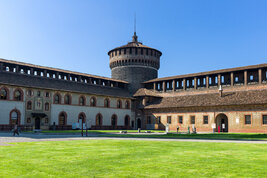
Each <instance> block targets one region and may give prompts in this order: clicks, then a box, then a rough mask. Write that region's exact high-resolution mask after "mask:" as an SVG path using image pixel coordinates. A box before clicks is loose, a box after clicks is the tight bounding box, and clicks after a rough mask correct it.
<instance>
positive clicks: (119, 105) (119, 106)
mask: <svg viewBox="0 0 267 178" xmlns="http://www.w3.org/2000/svg"><path fill="white" fill-rule="evenodd" d="M117 108H122V103H121V100H120V99H118V100H117Z"/></svg>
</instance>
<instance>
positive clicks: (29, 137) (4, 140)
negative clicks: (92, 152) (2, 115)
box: [0, 133, 267, 146]
mask: <svg viewBox="0 0 267 178" xmlns="http://www.w3.org/2000/svg"><path fill="white" fill-rule="evenodd" d="M107 139H108V140H143V141H176V142H177V141H178V142H214V143H256V144H267V141H250V140H209V139H166V138H118V137H98V135H97V134H90V136H89V137H81V136H80V135H43V134H31V133H27V134H25V133H24V134H20V135H19V136H15V137H14V136H12V134H11V133H0V146H11V144H8V143H15V142H40V141H68V140H107Z"/></svg>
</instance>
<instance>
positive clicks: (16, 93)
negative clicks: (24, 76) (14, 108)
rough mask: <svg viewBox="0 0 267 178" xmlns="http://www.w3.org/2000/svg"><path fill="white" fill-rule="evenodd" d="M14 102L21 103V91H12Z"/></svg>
mask: <svg viewBox="0 0 267 178" xmlns="http://www.w3.org/2000/svg"><path fill="white" fill-rule="evenodd" d="M13 96H14V98H13V100H14V101H23V91H22V90H21V89H20V88H17V89H15V90H14V94H13Z"/></svg>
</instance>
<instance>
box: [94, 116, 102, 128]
mask: <svg viewBox="0 0 267 178" xmlns="http://www.w3.org/2000/svg"><path fill="white" fill-rule="evenodd" d="M102 119H103V117H102V114H101V113H98V114H97V115H96V117H95V125H96V126H99V127H101V126H102Z"/></svg>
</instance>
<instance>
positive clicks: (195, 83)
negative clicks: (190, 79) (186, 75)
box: [194, 77, 197, 89]
mask: <svg viewBox="0 0 267 178" xmlns="http://www.w3.org/2000/svg"><path fill="white" fill-rule="evenodd" d="M194 89H197V78H196V77H195V78H194Z"/></svg>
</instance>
